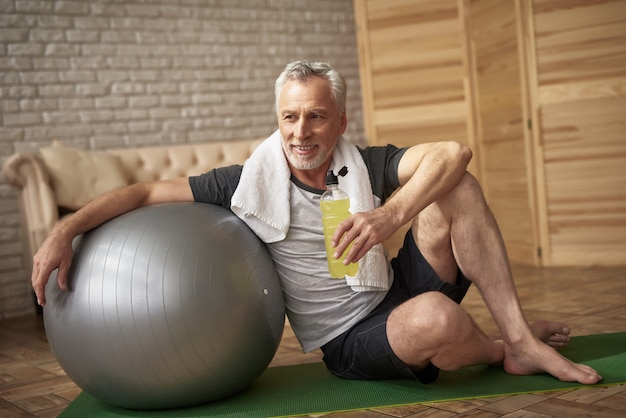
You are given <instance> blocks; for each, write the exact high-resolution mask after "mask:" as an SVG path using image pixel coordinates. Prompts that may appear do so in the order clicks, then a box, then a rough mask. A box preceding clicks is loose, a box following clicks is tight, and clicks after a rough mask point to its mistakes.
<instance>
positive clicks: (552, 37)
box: [533, 0, 626, 265]
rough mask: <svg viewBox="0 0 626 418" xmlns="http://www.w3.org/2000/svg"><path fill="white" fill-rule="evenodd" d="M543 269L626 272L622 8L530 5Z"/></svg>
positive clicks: (612, 4)
mask: <svg viewBox="0 0 626 418" xmlns="http://www.w3.org/2000/svg"><path fill="white" fill-rule="evenodd" d="M533 14H534V29H535V31H534V38H535V59H536V62H537V65H536V67H537V76H536V78H537V89H538V93H537V103H536V104H535V105H536V107H537V115H538V119H539V123H540V129H539V135H540V138H539V142H540V144H541V146H542V150H543V165H544V172H545V194H546V196H545V202H546V208H545V210H546V213H547V225H546V226H545V227H546V229H547V231H546V232H547V234H548V237H549V239H548V242H549V248H547V249H544V257H545V260H544V261H545V263H546V264H548V265H549V264H553V265H564V264H568V265H589V264H607V265H608V264H612V265H617V264H625V263H626V1H602V2H599V1H578V2H575V3H572V2H571V1H569V0H550V1H547V0H536V1H535V2H534V4H533Z"/></svg>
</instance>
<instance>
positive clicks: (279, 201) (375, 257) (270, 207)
mask: <svg viewBox="0 0 626 418" xmlns="http://www.w3.org/2000/svg"><path fill="white" fill-rule="evenodd" d="M281 142H282V139H281V135H280V132H279V131H276V132H274V133H273V134H272V135H271V136H270V137H269V138H267V139H266V140H265V141H263V142H262V143H261V144H260V145H259V146H258V147H257V148H256V150H255V151H254V152H253V153H252V155H251V156H250V158H249V159H248V160H247V161H246V162H245V164H244V166H243V170H242V172H241V178H240V179H239V185H238V186H237V189H236V190H235V193H234V194H233V197H232V199H231V207H230V209H231V210H232V211H233V212H234V213H235V215H237V216H238V217H239V218H240V219H241V220H243V221H244V222H245V223H246V224H247V225H248V226H249V227H250V229H252V231H254V233H255V234H256V235H257V236H258V237H259V238H260V239H261V240H262V241H263V242H265V243H272V242H278V241H282V240H283V239H285V237H286V236H287V232H288V231H289V225H290V223H291V216H290V205H289V190H290V182H291V171H290V170H289V165H288V164H287V159H286V158H285V155H284V153H283V149H282V144H281ZM343 166H346V167H348V170H349V171H348V173H349V174H348V175H347V176H345V177H342V178H341V179H340V187H341V188H342V189H343V190H344V191H345V192H346V193H347V194H348V196H349V197H350V211H351V212H352V213H356V212H367V211H370V210H373V209H375V204H374V195H373V193H372V186H371V184H370V180H369V174H368V171H367V167H366V166H365V162H364V161H363V158H362V157H361V154H360V152H359V150H358V149H357V148H356V146H354V145H352V144H350V143H349V142H348V141H346V140H345V139H344V138H343V137H342V138H340V139H339V142H338V143H337V147H336V148H335V152H334V154H333V160H332V162H331V166H330V169H331V170H333V171H334V172H335V173H336V172H338V171H339V170H340V169H341V168H342V167H343ZM346 282H347V284H348V285H349V286H350V287H351V288H352V289H353V290H354V291H357V292H364V291H383V290H387V289H389V286H390V282H391V280H390V274H389V272H388V266H387V260H386V258H385V254H384V249H383V246H382V244H377V245H375V246H374V247H372V249H370V250H369V251H368V252H367V254H366V255H365V256H364V257H363V258H362V259H361V260H360V261H359V271H358V273H357V275H356V276H354V277H352V276H346Z"/></svg>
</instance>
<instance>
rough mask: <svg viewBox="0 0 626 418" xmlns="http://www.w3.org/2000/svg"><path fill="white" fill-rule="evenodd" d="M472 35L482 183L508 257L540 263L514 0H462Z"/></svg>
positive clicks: (467, 31) (522, 67)
mask: <svg viewBox="0 0 626 418" xmlns="http://www.w3.org/2000/svg"><path fill="white" fill-rule="evenodd" d="M461 7H462V12H463V13H462V14H463V15H464V16H466V20H467V21H468V23H467V25H466V27H467V30H466V32H465V36H466V37H467V38H469V39H470V40H471V45H472V47H471V48H470V49H469V52H470V53H471V61H472V63H473V65H472V67H471V68H472V70H471V75H470V76H471V77H472V78H473V80H474V86H475V87H474V89H473V97H474V108H473V114H474V115H475V118H476V126H477V137H478V141H477V152H478V154H479V155H480V171H481V173H482V176H481V183H482V186H483V190H484V192H485V196H486V197H487V201H488V202H489V205H490V206H491V209H492V211H493V213H494V215H495V217H496V219H497V221H498V224H499V225H500V229H501V230H502V234H503V236H504V240H505V242H506V246H507V251H508V252H509V257H510V258H511V259H512V260H514V261H523V262H525V263H528V264H533V265H536V264H538V263H539V260H538V256H539V255H538V231H537V229H536V225H537V220H536V218H535V212H536V210H535V206H534V205H535V200H534V194H535V188H534V179H533V177H532V175H531V174H532V171H533V154H532V148H531V146H530V145H531V144H530V141H529V135H528V123H527V117H525V116H524V110H525V109H524V100H523V99H524V97H526V90H525V89H526V85H525V83H523V80H524V74H525V72H524V62H523V60H522V59H520V58H522V56H521V55H520V52H521V51H520V50H519V49H518V48H517V45H518V36H519V31H518V29H519V28H518V25H517V13H516V8H515V3H514V2H511V1H500V0H474V1H471V2H470V1H469V0H468V1H464V2H463V3H461Z"/></svg>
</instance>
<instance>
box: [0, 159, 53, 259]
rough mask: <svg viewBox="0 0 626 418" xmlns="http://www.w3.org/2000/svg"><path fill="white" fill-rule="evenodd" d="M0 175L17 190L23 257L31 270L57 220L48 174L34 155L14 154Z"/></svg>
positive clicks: (6, 162)
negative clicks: (22, 234) (35, 257)
mask: <svg viewBox="0 0 626 418" xmlns="http://www.w3.org/2000/svg"><path fill="white" fill-rule="evenodd" d="M2 174H3V175H4V177H5V178H6V180H7V181H8V182H9V183H10V184H11V185H13V186H15V187H17V188H18V189H19V198H18V201H19V206H20V217H21V222H22V223H23V226H22V230H23V231H24V235H25V236H24V237H23V239H24V240H25V242H24V243H23V246H24V256H25V260H24V261H25V263H26V266H27V267H30V268H31V269H32V257H33V255H34V254H35V253H36V252H37V250H38V249H39V247H40V245H41V243H42V242H43V241H44V239H45V238H46V236H47V235H48V233H49V232H50V230H52V227H53V226H54V224H55V223H56V222H57V221H58V220H59V209H58V206H57V202H56V198H55V195H54V191H53V190H52V187H51V186H50V178H49V175H48V172H47V170H46V168H45V166H44V165H43V163H42V162H41V161H39V160H38V158H37V157H36V156H35V155H31V154H14V155H12V156H11V157H9V159H8V160H6V161H5V163H4V165H3V167H2Z"/></svg>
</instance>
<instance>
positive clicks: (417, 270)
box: [322, 230, 471, 383]
mask: <svg viewBox="0 0 626 418" xmlns="http://www.w3.org/2000/svg"><path fill="white" fill-rule="evenodd" d="M391 266H392V268H393V271H394V280H393V284H392V286H391V289H390V290H389V292H388V293H387V296H385V299H383V301H382V302H381V303H380V304H379V305H378V306H377V307H376V308H375V309H374V310H373V311H372V312H371V313H370V314H369V315H368V316H366V317H365V318H364V319H362V320H361V321H360V322H358V323H357V324H356V325H355V326H354V327H352V329H350V330H348V331H346V332H344V333H343V334H341V335H340V336H338V337H336V338H335V339H333V340H332V341H330V342H329V343H327V344H325V345H324V346H323V347H322V352H323V353H324V363H326V367H327V368H328V370H329V371H330V372H331V373H333V374H335V375H336V376H339V377H341V378H344V379H361V380H365V379H366V380H378V379H401V378H413V379H418V380H420V381H421V382H422V383H431V382H433V381H435V380H436V379H437V376H438V374H439V369H437V367H435V366H434V365H433V364H432V363H431V364H429V365H428V366H426V367H425V368H424V369H422V370H421V371H419V372H417V373H415V372H414V371H413V370H412V369H411V368H410V367H409V366H408V365H407V364H405V363H404V362H403V361H402V360H400V359H399V358H398V356H396V354H395V353H394V352H393V350H392V349H391V346H390V345H389V341H388V339H387V327H386V325H387V318H388V317H389V314H390V313H391V311H392V310H394V309H395V308H396V307H397V306H399V305H400V304H402V303H403V302H405V301H407V300H409V299H411V298H412V297H414V296H417V295H419V294H422V293H424V292H428V291H439V292H442V293H444V294H445V295H447V296H448V297H450V298H451V299H452V300H454V301H455V302H457V303H461V300H463V297H464V296H465V294H466V293H467V290H468V289H469V286H470V284H471V282H470V281H469V280H468V279H467V278H465V277H464V276H463V275H462V274H461V272H460V271H459V273H458V276H457V281H456V284H455V285H452V284H450V283H447V282H444V281H442V280H441V279H440V278H439V277H438V276H437V274H436V273H435V271H434V270H433V269H432V268H431V267H430V265H429V264H428V262H427V261H426V260H425V259H424V256H422V254H421V252H420V251H419V250H418V248H417V245H416V244H415V240H414V238H413V234H412V233H411V230H409V231H408V232H407V234H406V237H405V239H404V245H403V247H402V248H401V249H400V251H399V252H398V256H397V257H396V258H394V259H393V260H391Z"/></svg>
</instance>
